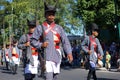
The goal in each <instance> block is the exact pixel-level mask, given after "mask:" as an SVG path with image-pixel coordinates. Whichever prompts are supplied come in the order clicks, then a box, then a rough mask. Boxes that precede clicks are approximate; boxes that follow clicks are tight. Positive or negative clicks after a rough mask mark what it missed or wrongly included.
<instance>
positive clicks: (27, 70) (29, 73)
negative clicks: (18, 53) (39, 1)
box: [18, 20, 39, 80]
mask: <svg viewBox="0 0 120 80" xmlns="http://www.w3.org/2000/svg"><path fill="white" fill-rule="evenodd" d="M28 28H29V32H28V33H27V34H24V35H22V36H21V38H20V40H19V42H18V48H20V49H22V52H23V53H22V57H23V66H24V76H25V80H33V79H35V78H36V74H37V73H38V64H39V60H38V51H37V49H36V48H34V47H33V46H31V45H30V38H31V36H32V34H33V32H34V30H35V28H36V20H31V21H29V20H28Z"/></svg>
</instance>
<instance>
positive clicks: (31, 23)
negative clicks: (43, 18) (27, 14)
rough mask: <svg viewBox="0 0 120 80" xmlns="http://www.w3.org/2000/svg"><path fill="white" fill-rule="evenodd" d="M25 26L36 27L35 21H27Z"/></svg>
mask: <svg viewBox="0 0 120 80" xmlns="http://www.w3.org/2000/svg"><path fill="white" fill-rule="evenodd" d="M27 24H28V26H29V27H31V26H32V27H36V20H28V19H27Z"/></svg>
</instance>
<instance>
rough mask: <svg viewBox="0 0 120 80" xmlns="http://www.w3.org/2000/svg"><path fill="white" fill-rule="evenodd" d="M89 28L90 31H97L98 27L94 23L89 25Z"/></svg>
mask: <svg viewBox="0 0 120 80" xmlns="http://www.w3.org/2000/svg"><path fill="white" fill-rule="evenodd" d="M89 27H90V30H91V31H99V27H98V25H97V24H96V23H90V24H89Z"/></svg>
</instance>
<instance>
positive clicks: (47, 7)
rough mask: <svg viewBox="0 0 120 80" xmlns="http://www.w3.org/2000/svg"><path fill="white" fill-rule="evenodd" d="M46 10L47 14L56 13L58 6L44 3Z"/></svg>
mask: <svg viewBox="0 0 120 80" xmlns="http://www.w3.org/2000/svg"><path fill="white" fill-rule="evenodd" d="M44 9H45V13H46V12H54V13H55V12H56V5H54V6H53V5H48V4H46V2H44Z"/></svg>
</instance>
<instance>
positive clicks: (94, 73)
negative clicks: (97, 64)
mask: <svg viewBox="0 0 120 80" xmlns="http://www.w3.org/2000/svg"><path fill="white" fill-rule="evenodd" d="M91 76H93V79H94V80H97V77H96V70H95V68H90V69H89V72H88V76H87V80H90V79H91Z"/></svg>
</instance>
